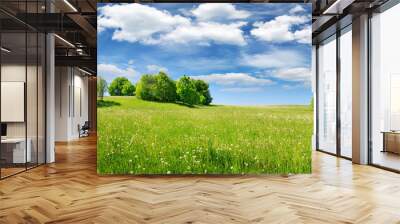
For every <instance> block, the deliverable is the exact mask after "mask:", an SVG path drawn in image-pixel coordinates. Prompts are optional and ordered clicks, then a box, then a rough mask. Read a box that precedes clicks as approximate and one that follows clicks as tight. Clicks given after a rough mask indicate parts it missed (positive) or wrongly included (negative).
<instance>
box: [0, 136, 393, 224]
mask: <svg viewBox="0 0 400 224" xmlns="http://www.w3.org/2000/svg"><path fill="white" fill-rule="evenodd" d="M95 144H96V142H95V138H93V137H91V138H86V139H85V140H82V141H78V142H73V143H70V144H58V145H57V154H56V158H57V162H56V163H55V164H51V165H47V166H42V167H39V168H36V169H33V170H30V171H28V172H26V173H22V174H20V175H17V176H14V177H11V178H8V179H5V180H3V181H0V223H45V222H47V223H119V224H121V223H373V224H376V223H385V224H386V223H400V175H399V174H395V173H391V172H387V171H384V170H380V169H377V168H374V167H369V166H358V165H352V164H351V162H349V161H347V160H343V159H337V158H335V157H333V156H329V155H326V154H323V153H318V152H315V153H313V171H314V172H313V174H311V175H297V176H289V177H284V176H258V177H257V176H236V177H234V176H228V177H217V176H209V177H200V176H190V177H165V176H164V177H160V176H158V177H133V176H113V177H100V176H97V174H96V145H95Z"/></svg>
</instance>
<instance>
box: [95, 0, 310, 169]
mask: <svg viewBox="0 0 400 224" xmlns="http://www.w3.org/2000/svg"><path fill="white" fill-rule="evenodd" d="M311 48H312V47H311V4H293V3H291V4H272V3H265V4H230V3H218V4H217V3H204V4H168V3H165V4H99V5H98V86H97V87H98V101H97V107H98V149H97V153H98V156H97V160H98V166H97V170H98V173H99V174H102V175H111V174H128V175H129V174H132V175H139V174H167V175H168V174H170V175H173V174H288V173H310V172H311V137H312V132H313V99H312V92H311Z"/></svg>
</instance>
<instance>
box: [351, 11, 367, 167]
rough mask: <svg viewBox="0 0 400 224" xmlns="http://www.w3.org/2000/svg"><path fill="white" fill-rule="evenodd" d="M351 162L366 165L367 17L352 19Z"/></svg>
mask: <svg viewBox="0 0 400 224" xmlns="http://www.w3.org/2000/svg"><path fill="white" fill-rule="evenodd" d="M352 32H353V33H352V38H353V40H352V44H353V58H352V61H353V80H352V81H353V83H352V85H353V102H352V104H353V105H352V106H353V114H352V115H353V118H352V122H353V128H352V134H353V136H352V138H353V140H352V147H353V153H352V157H353V162H354V163H358V164H367V163H368V15H366V14H365V15H361V16H360V17H357V18H355V19H353V25H352Z"/></svg>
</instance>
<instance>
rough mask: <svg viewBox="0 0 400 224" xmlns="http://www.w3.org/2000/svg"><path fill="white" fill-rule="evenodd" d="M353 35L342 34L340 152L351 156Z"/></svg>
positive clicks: (349, 32)
mask: <svg viewBox="0 0 400 224" xmlns="http://www.w3.org/2000/svg"><path fill="white" fill-rule="evenodd" d="M351 42H352V35H351V30H349V31H348V32H346V33H343V34H342V35H341V36H340V122H341V124H340V128H341V129H340V144H341V146H340V152H341V155H342V156H345V157H348V158H351V157H352V150H351V145H352V143H351V141H352V138H351V136H352V100H351V98H352V66H351V64H352V50H351V48H352V43H351Z"/></svg>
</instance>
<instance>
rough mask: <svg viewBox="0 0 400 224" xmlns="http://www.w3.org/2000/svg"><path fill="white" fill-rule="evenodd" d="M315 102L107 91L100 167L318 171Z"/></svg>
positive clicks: (101, 114)
mask: <svg viewBox="0 0 400 224" xmlns="http://www.w3.org/2000/svg"><path fill="white" fill-rule="evenodd" d="M312 126H313V118H312V108H311V107H310V106H251V107H250V106H249V107H247V106H218V105H213V106H196V107H194V108H190V107H187V106H184V105H178V104H172V103H157V102H149V101H142V100H139V99H136V98H135V97H104V101H103V102H99V103H98V145H97V153H98V155H97V163H98V164H97V170H98V173H99V174H286V173H310V172H311V135H312Z"/></svg>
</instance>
